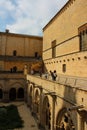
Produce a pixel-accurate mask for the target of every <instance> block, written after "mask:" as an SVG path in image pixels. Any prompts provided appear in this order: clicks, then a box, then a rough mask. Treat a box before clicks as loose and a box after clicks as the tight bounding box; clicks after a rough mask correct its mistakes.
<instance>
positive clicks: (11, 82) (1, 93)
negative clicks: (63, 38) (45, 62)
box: [0, 30, 43, 102]
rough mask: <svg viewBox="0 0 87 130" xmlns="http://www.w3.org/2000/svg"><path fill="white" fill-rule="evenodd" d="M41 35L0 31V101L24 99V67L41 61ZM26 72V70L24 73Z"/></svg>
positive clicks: (28, 69)
mask: <svg viewBox="0 0 87 130" xmlns="http://www.w3.org/2000/svg"><path fill="white" fill-rule="evenodd" d="M42 40H43V39H42V37H39V36H29V35H23V34H14V33H10V32H9V30H6V32H0V101H5V102H7V101H9V100H24V97H25V86H26V82H25V76H24V75H23V72H24V68H25V69H26V70H27V73H30V71H31V67H32V64H35V63H41V62H42ZM24 74H26V71H25V73H24Z"/></svg>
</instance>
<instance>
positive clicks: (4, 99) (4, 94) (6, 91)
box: [3, 90, 9, 102]
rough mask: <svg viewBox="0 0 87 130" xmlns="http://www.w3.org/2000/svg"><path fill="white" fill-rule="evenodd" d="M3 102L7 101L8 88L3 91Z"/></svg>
mask: <svg viewBox="0 0 87 130" xmlns="http://www.w3.org/2000/svg"><path fill="white" fill-rule="evenodd" d="M3 102H9V92H8V90H4V91H3Z"/></svg>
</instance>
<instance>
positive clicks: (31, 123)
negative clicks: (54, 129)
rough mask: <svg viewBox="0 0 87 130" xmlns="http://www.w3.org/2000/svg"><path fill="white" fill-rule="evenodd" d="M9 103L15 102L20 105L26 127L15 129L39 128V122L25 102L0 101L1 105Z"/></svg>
mask: <svg viewBox="0 0 87 130" xmlns="http://www.w3.org/2000/svg"><path fill="white" fill-rule="evenodd" d="M9 104H14V105H16V106H17V107H18V111H19V113H20V116H21V118H22V119H23V120H24V127H23V128H21V129H15V130H39V129H38V126H37V123H36V121H35V119H34V118H33V116H32V115H31V112H30V110H29V108H28V107H27V105H26V103H25V102H12V103H6V104H4V103H0V106H2V105H9Z"/></svg>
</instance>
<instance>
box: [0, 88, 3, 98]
mask: <svg viewBox="0 0 87 130" xmlns="http://www.w3.org/2000/svg"><path fill="white" fill-rule="evenodd" d="M2 97H3V92H2V89H0V99H2Z"/></svg>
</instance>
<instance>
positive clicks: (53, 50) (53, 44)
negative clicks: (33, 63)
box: [51, 40, 56, 58]
mask: <svg viewBox="0 0 87 130" xmlns="http://www.w3.org/2000/svg"><path fill="white" fill-rule="evenodd" d="M51 47H52V58H55V57H56V40H54V41H52V43H51Z"/></svg>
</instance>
